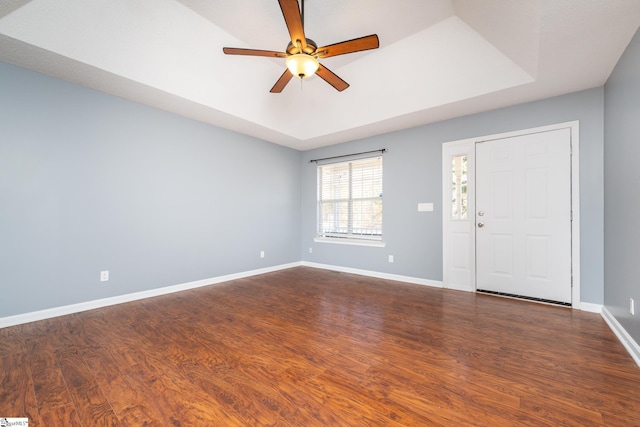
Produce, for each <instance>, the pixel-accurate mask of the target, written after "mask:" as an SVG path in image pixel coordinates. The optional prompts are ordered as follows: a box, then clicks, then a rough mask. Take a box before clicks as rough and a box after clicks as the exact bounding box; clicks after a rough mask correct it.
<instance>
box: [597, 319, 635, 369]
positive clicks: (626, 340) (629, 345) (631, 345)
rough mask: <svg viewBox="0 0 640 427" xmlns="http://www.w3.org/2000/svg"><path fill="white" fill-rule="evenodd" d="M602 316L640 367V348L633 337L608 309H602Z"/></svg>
mask: <svg viewBox="0 0 640 427" xmlns="http://www.w3.org/2000/svg"><path fill="white" fill-rule="evenodd" d="M601 316H602V318H603V319H604V321H605V322H607V325H609V327H610V328H611V330H612V331H613V333H614V334H615V335H616V337H618V339H619V340H620V342H621V343H622V345H624V348H626V349H627V351H628V352H629V354H630V355H631V357H633V360H635V361H636V364H637V365H638V366H640V346H639V345H638V343H637V342H635V340H634V339H633V338H632V337H631V335H629V333H628V332H627V331H626V329H624V328H623V327H622V325H621V324H620V323H619V322H618V320H617V319H616V318H615V317H613V314H611V312H610V311H609V310H607V307H602V313H601Z"/></svg>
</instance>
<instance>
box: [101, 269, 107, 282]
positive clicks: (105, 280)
mask: <svg viewBox="0 0 640 427" xmlns="http://www.w3.org/2000/svg"><path fill="white" fill-rule="evenodd" d="M100 281H101V282H108V281H109V270H105V271H101V272H100Z"/></svg>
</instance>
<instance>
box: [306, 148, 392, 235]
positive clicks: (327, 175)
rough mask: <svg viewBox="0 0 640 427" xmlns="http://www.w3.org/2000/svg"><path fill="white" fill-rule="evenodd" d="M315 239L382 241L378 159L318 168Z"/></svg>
mask: <svg viewBox="0 0 640 427" xmlns="http://www.w3.org/2000/svg"><path fill="white" fill-rule="evenodd" d="M318 237H329V238H345V239H367V240H382V157H381V156H380V157H373V158H366V159H360V160H353V161H347V162H341V163H332V164H326V165H319V166H318Z"/></svg>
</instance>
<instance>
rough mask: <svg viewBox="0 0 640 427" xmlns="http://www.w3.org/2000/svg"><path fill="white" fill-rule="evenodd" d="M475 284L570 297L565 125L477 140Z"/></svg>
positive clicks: (490, 288)
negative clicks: (523, 133)
mask: <svg viewBox="0 0 640 427" xmlns="http://www.w3.org/2000/svg"><path fill="white" fill-rule="evenodd" d="M475 184H476V200H475V202H476V203H475V240H476V253H475V256H476V289H478V290H488V291H494V292H501V293H507V294H513V295H520V296H527V297H534V298H540V299H545V300H551V301H559V302H565V303H571V296H572V289H571V131H570V129H568V128H564V129H558V130H552V131H546V132H539V133H532V134H527V135H521V136H515V137H510V138H503V139H496V140H490V141H484V142H479V143H477V144H476V183H475Z"/></svg>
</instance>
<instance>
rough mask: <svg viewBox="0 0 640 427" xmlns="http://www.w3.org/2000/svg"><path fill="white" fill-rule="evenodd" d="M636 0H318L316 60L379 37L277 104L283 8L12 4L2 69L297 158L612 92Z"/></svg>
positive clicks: (192, 3) (312, 17)
mask: <svg viewBox="0 0 640 427" xmlns="http://www.w3.org/2000/svg"><path fill="white" fill-rule="evenodd" d="M639 25H640V1H639V0H306V1H305V32H306V36H307V37H309V38H311V39H313V40H315V41H316V42H317V43H318V45H319V46H320V45H328V44H333V43H336V42H340V41H343V40H348V39H352V38H357V37H361V36H365V35H369V34H374V33H375V34H378V37H379V38H380V48H379V49H376V50H370V51H366V52H359V53H354V54H349V55H343V56H338V57H333V58H326V59H324V60H322V61H321V62H322V63H323V64H324V65H325V66H327V67H328V68H330V69H331V70H332V71H333V72H335V73H336V74H338V75H339V76H340V77H342V78H343V79H344V80H346V81H347V82H348V83H349V84H350V85H351V86H350V87H349V88H348V89H347V90H345V91H344V92H337V91H336V90H335V89H333V88H332V87H331V86H329V85H328V84H327V83H325V82H324V81H323V80H321V79H320V78H319V77H317V76H314V77H311V78H309V79H305V80H304V81H302V82H300V81H298V80H297V79H293V80H292V81H291V82H290V83H289V85H288V86H287V87H286V88H285V90H284V91H283V92H282V93H281V94H272V93H269V89H271V87H272V86H273V84H274V83H275V82H276V80H277V79H278V78H279V77H280V75H281V74H282V72H283V70H284V60H283V59H275V58H264V57H248V56H231V55H224V54H223V53H222V47H223V46H228V47H243V48H256V49H266V50H277V51H284V50H285V48H286V45H287V43H288V41H289V40H288V32H287V29H286V26H285V23H284V19H283V17H282V13H281V11H280V8H279V6H278V2H277V0H215V1H214V0H2V2H0V60H2V61H6V62H9V63H12V64H16V65H19V66H22V67H25V68H29V69H32V70H35V71H39V72H42V73H45V74H49V75H52V76H55V77H59V78H62V79H65V80H68V81H71V82H74V83H78V84H81V85H84V86H88V87H91V88H95V89H98V90H101V91H104V92H107V93H112V94H115V95H118V96H122V97H124V98H128V99H131V100H134V101H137V102H141V103H144V104H148V105H152V106H155V107H158V108H161V109H164V110H168V111H172V112H175V113H178V114H181V115H184V116H187V117H191V118H194V119H196V120H201V121H204V122H207V123H211V124H213V125H216V126H220V127H223V128H227V129H231V130H234V131H237V132H240V133H244V134H248V135H252V136H255V137H258V138H261V139H264V140H267V141H271V142H274V143H276V144H282V145H285V146H288V147H292V148H295V149H298V150H308V149H312V148H316V147H320V146H325V145H330V144H336V143H340V142H344V141H349V140H354V139H359V138H364V137H367V136H371V135H376V134H381V133H386V132H391V131H394V130H399V129H404V128H409V127H413V126H418V125H421V124H426V123H432V122H435V121H439V120H445V119H449V118H453V117H459V116H463V115H467V114H472V113H476V112H480V111H486V110H490V109H494V108H499V107H504V106H508V105H514V104H519V103H522V102H527V101H532V100H536V99H542V98H547V97H550V96H554V95H560V94H564V93H570V92H575V91H578V90H582V89H587V88H591V87H597V86H601V85H602V84H604V83H605V81H606V79H607V78H608V76H609V74H610V73H611V71H612V70H613V67H614V66H615V64H616V62H617V61H618V59H619V58H620V55H621V54H622V52H623V51H624V49H625V48H626V46H627V45H628V43H629V41H630V40H631V38H632V37H633V35H634V33H635V32H636V30H637V29H638V27H639Z"/></svg>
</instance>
